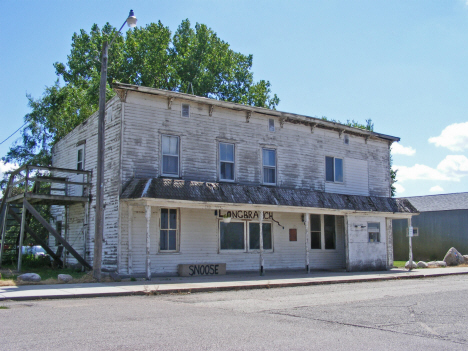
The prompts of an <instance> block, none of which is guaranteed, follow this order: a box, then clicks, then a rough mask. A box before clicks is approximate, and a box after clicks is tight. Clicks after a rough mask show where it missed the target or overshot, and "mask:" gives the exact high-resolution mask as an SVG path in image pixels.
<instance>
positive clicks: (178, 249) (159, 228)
mask: <svg viewBox="0 0 468 351" xmlns="http://www.w3.org/2000/svg"><path fill="white" fill-rule="evenodd" d="M161 210H168V211H170V210H176V211H177V220H176V224H177V229H176V249H175V250H161V230H174V229H161V219H162V216H161ZM180 223H181V221H180V209H179V208H177V207H161V208H159V224H158V233H157V235H158V243H159V245H158V253H160V254H174V253H179V252H180Z"/></svg>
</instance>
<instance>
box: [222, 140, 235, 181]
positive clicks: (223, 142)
mask: <svg viewBox="0 0 468 351" xmlns="http://www.w3.org/2000/svg"><path fill="white" fill-rule="evenodd" d="M221 144H229V145H232V146H234V161H233V162H232V164H233V165H234V166H233V171H234V179H224V178H221V162H225V163H231V162H230V161H221V152H220V148H221ZM236 154H237V152H236V144H234V143H228V142H225V141H218V180H219V181H220V182H229V183H234V182H235V181H236V177H237V170H236Z"/></svg>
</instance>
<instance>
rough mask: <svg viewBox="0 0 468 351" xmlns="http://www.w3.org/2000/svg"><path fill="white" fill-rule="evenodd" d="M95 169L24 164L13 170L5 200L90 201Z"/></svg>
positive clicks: (61, 203)
mask: <svg viewBox="0 0 468 351" xmlns="http://www.w3.org/2000/svg"><path fill="white" fill-rule="evenodd" d="M90 190H91V171H80V170H75V169H67V168H57V167H42V166H22V167H20V168H18V169H17V170H15V171H14V172H12V173H11V175H10V180H9V182H8V186H7V189H6V191H5V199H4V200H5V201H6V202H7V203H22V202H23V200H24V199H26V200H27V201H28V202H29V203H31V204H35V203H41V204H49V205H70V204H74V203H84V202H88V201H89V200H90V193H91V192H90Z"/></svg>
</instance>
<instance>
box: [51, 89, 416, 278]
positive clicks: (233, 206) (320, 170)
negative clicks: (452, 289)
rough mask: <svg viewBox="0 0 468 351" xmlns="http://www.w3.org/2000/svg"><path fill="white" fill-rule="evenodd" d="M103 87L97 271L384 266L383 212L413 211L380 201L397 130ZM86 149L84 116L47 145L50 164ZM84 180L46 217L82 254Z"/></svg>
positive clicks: (86, 225) (388, 253)
mask: <svg viewBox="0 0 468 351" xmlns="http://www.w3.org/2000/svg"><path fill="white" fill-rule="evenodd" d="M114 90H115V91H116V92H117V96H116V97H114V98H113V99H112V100H110V101H109V102H108V103H107V105H106V128H105V189H104V191H105V197H104V203H105V209H104V238H103V269H105V270H108V271H117V272H118V273H119V274H121V275H130V276H138V275H145V274H146V275H147V276H148V275H150V274H153V275H162V274H171V275H173V274H176V273H177V270H178V265H181V264H191V265H200V264H226V269H227V271H248V270H259V269H260V265H261V263H263V265H264V269H265V270H266V271H268V270H273V269H300V268H304V269H306V267H307V266H308V267H309V268H310V269H341V268H345V269H347V270H350V271H352V270H385V269H388V268H389V267H392V264H393V253H392V250H393V247H392V228H391V225H392V219H395V218H410V217H411V216H412V215H413V214H414V213H415V212H416V211H415V209H414V208H413V207H412V206H411V205H410V204H409V203H407V202H406V201H405V200H403V199H401V200H399V199H392V198H390V186H391V179H390V152H389V150H390V145H391V144H392V142H395V141H398V140H399V139H398V138H396V137H392V136H388V135H383V134H379V133H375V132H370V131H366V130H361V129H357V128H352V127H348V126H344V125H341V124H338V123H333V122H329V121H324V120H321V119H317V118H311V117H306V116H301V115H296V114H291V113H284V112H279V111H275V110H268V109H264V108H257V107H251V106H245V105H240V104H235V103H230V102H224V101H217V100H213V99H208V98H204V97H198V96H194V95H189V94H182V93H177V92H170V91H165V90H159V89H153V88H146V87H139V86H133V85H127V84H116V85H114ZM96 150H97V113H96V114H94V115H93V116H91V117H90V118H89V119H88V120H87V121H85V122H84V123H83V124H81V125H80V126H78V127H77V128H75V130H73V131H72V132H71V133H70V134H68V135H67V136H66V137H65V138H63V139H62V140H61V141H60V142H58V143H57V144H56V145H55V147H54V149H53V166H54V167H61V168H72V169H83V170H91V171H93V172H94V174H95V171H96V160H97V155H96V153H97V151H96ZM94 174H93V175H94ZM77 177H80V175H77ZM92 179H93V185H92V188H91V197H92V201H91V202H90V205H89V206H88V205H86V204H76V205H69V206H67V207H63V206H62V207H61V206H54V207H53V218H54V221H55V225H56V226H57V228H59V229H60V230H61V233H62V235H64V236H65V237H66V239H67V240H68V242H69V243H70V244H71V245H73V247H74V248H75V250H77V251H78V252H80V253H81V254H82V255H83V257H84V258H85V259H86V260H87V261H88V262H89V263H91V264H92V258H93V257H92V256H93V247H94V246H93V238H94V208H95V205H94V203H95V202H94V201H95V196H94V195H95V190H96V187H95V176H93V177H92ZM82 191H83V187H82V186H81V187H80V186H75V188H74V189H72V190H71V192H76V193H80V192H82ZM229 221H230V222H229ZM228 222H229V223H228ZM260 224H261V225H260ZM260 233H262V235H261V234H260ZM261 242H263V246H262V245H261ZM51 244H52V245H54V243H53V242H51ZM66 261H67V263H68V264H73V263H74V262H75V259H74V258H73V257H71V256H67V257H66ZM202 273H203V271H202Z"/></svg>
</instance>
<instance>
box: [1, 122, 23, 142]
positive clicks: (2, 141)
mask: <svg viewBox="0 0 468 351" xmlns="http://www.w3.org/2000/svg"><path fill="white" fill-rule="evenodd" d="M26 124H28V122H26V123H25V124H23V125H22V126H21V127H19V128H18V129H17V130H15V131H14V132H13V133H12V134H11V135H10V136H9V137H8V138H6V139H5V140H3V141H2V142H1V143H0V145H2V144H3V143H4V142H5V141H7V140H8V139H10V138H11V137H12V136H13V135H15V134H16V132H18V131H19V130H20V129H21V128H23V127H24V126H25V125H26Z"/></svg>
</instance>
